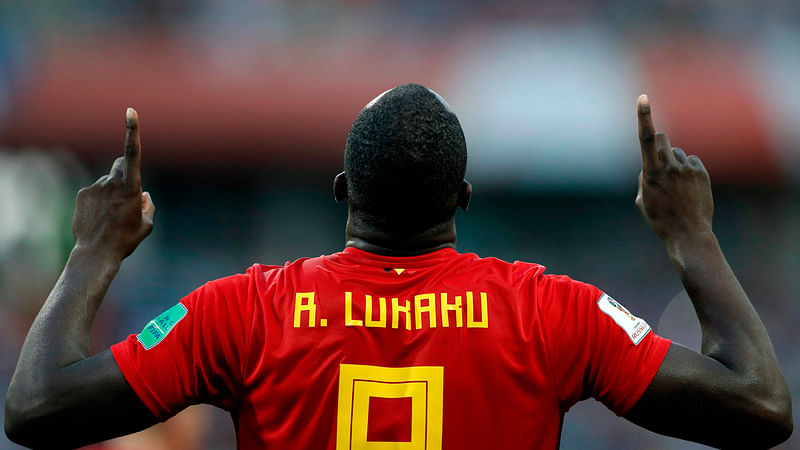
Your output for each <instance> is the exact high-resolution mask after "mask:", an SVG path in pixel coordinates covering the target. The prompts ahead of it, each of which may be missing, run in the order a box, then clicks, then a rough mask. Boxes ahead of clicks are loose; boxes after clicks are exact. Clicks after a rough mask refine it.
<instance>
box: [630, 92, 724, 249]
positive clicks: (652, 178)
mask: <svg viewBox="0 0 800 450" xmlns="http://www.w3.org/2000/svg"><path fill="white" fill-rule="evenodd" d="M636 110H637V115H638V120H639V144H640V146H641V149H642V171H641V172H640V173H639V192H638V194H637V195H636V206H638V207H639V210H640V211H641V212H642V214H643V215H644V217H645V219H646V220H647V223H648V224H649V225H650V227H651V228H652V229H653V231H655V232H656V234H658V236H659V237H660V238H661V239H663V240H665V241H666V240H669V239H673V238H680V237H684V236H690V235H694V234H696V233H704V232H710V231H711V220H712V216H713V212H714V200H713V198H712V195H711V181H710V180H709V177H708V172H707V171H706V168H705V167H704V166H703V163H702V161H700V158H698V157H697V156H694V155H691V156H686V153H684V151H683V150H681V149H680V148H674V147H672V146H671V145H670V143H669V138H668V137H667V135H666V134H665V133H661V132H659V133H656V131H655V128H654V127H653V118H652V116H651V114H650V102H649V101H648V99H647V96H646V95H641V96H639V99H638V100H637V102H636Z"/></svg>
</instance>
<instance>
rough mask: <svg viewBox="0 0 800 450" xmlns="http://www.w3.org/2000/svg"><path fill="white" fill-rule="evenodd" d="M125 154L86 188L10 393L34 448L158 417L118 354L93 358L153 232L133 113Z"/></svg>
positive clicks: (8, 420)
mask: <svg viewBox="0 0 800 450" xmlns="http://www.w3.org/2000/svg"><path fill="white" fill-rule="evenodd" d="M126 128H127V131H126V136H125V155H124V156H123V157H120V158H117V160H116V161H114V165H113V167H112V168H111V172H110V173H109V174H108V175H104V176H103V177H101V178H100V179H99V180H97V182H95V183H94V184H93V185H91V186H89V187H86V188H83V189H81V190H80V192H78V196H77V198H76V200H75V214H74V218H73V223H72V228H73V235H74V238H75V246H74V248H73V249H72V252H71V254H70V256H69V259H68V261H67V264H66V266H65V267H64V271H63V272H62V273H61V277H60V278H59V279H58V281H57V282H56V285H55V287H53V290H52V292H50V295H49V296H48V298H47V300H46V301H45V303H44V305H43V306H42V309H41V311H39V314H38V315H37V316H36V319H35V320H34V322H33V325H32V326H31V329H30V331H28V336H27V337H26V338H25V343H24V344H23V346H22V351H21V353H20V356H19V361H18V363H17V368H16V370H15V372H14V376H13V378H12V379H11V384H10V386H9V388H8V395H7V396H6V416H5V431H6V434H7V435H8V437H9V439H11V440H12V441H14V442H17V443H19V444H22V445H25V446H28V447H36V448H42V447H54V446H57V447H61V448H64V447H76V446H79V445H83V444H86V443H90V442H96V441H100V440H104V439H108V438H111V437H115V436H119V435H122V434H127V433H131V432H134V431H138V430H140V429H142V428H145V427H147V426H150V425H152V424H153V423H155V422H156V419H155V417H153V415H152V414H151V413H150V412H149V411H148V410H147V409H146V408H145V407H144V405H143V404H142V402H141V401H140V400H139V398H138V397H137V396H136V394H135V393H134V392H133V390H132V389H131V387H130V386H129V385H128V384H127V382H126V381H125V379H124V378H123V376H122V373H121V372H120V370H119V368H118V367H117V364H116V362H115V361H114V358H113V357H112V355H111V352H110V351H109V350H106V351H105V352H103V353H100V354H97V355H95V356H90V354H89V330H90V329H91V326H92V322H93V320H94V317H95V314H96V313H97V309H98V308H99V306H100V303H101V302H102V300H103V297H104V296H105V294H106V291H107V290H108V286H109V285H110V284H111V280H112V279H113V278H114V276H115V275H116V273H117V271H118V270H119V267H120V264H121V262H122V260H123V259H124V258H125V257H126V256H128V255H130V254H131V253H132V252H133V251H134V249H136V247H137V246H138V245H139V243H140V242H141V241H142V240H143V239H144V238H145V237H146V236H147V235H148V234H149V233H150V231H151V230H152V228H153V215H154V214H155V207H154V206H153V203H152V201H151V199H150V195H149V194H148V193H146V192H144V193H143V192H142V184H141V178H140V172H139V171H140V161H141V145H140V142H139V119H138V116H137V114H136V111H134V110H133V109H131V108H128V111H127V113H126Z"/></svg>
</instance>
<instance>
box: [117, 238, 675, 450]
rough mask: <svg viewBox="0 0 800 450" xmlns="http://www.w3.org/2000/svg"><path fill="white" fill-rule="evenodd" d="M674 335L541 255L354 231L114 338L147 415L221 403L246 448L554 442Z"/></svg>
mask: <svg viewBox="0 0 800 450" xmlns="http://www.w3.org/2000/svg"><path fill="white" fill-rule="evenodd" d="M668 347H669V341H668V340H666V339H663V338H661V337H659V336H656V335H655V334H654V333H652V332H650V327H649V326H648V325H647V323H646V322H644V320H642V319H639V318H637V317H635V316H633V315H632V314H630V312H628V311H627V310H626V309H625V308H624V307H623V306H622V305H620V304H619V303H618V302H616V301H615V300H614V299H612V298H611V297H609V296H607V295H606V294H604V293H603V292H602V291H600V290H599V289H597V288H595V287H593V286H591V285H588V284H584V283H580V282H577V281H573V280H571V279H569V278H567V277H565V276H555V275H547V274H544V267H543V266H540V265H537V264H529V263H522V262H516V263H513V264H510V263H507V262H504V261H500V260H498V259H494V258H479V257H478V256H477V255H474V254H460V253H458V252H456V251H455V250H453V249H449V248H448V249H442V250H438V251H435V252H432V253H429V254H426V255H420V256H413V257H387V256H379V255H375V254H371V253H367V252H364V251H361V250H358V249H355V248H352V247H351V248H347V249H345V250H344V251H343V252H340V253H336V254H333V255H329V256H320V257H318V258H306V259H300V260H297V261H295V262H292V263H287V264H286V265H285V266H283V267H279V266H263V265H254V266H253V267H251V268H250V269H248V270H247V273H246V274H242V275H234V276H231V277H227V278H222V279H220V280H216V281H212V282H209V283H206V284H205V285H204V286H202V287H200V288H199V289H197V290H195V291H194V292H192V293H191V294H189V295H188V296H186V297H185V298H183V299H182V300H181V301H180V303H179V304H177V305H175V306H174V307H172V308H170V309H169V310H168V311H167V312H165V313H164V314H162V315H160V316H158V317H157V318H155V319H153V320H152V321H151V322H149V323H148V324H147V325H146V326H145V328H144V330H142V333H140V334H138V335H131V336H129V337H128V339H127V340H126V341H123V342H121V343H119V344H116V345H114V346H113V347H112V352H113V354H114V358H115V359H116V361H117V364H118V365H119V367H120V369H121V370H122V373H123V375H124V376H125V378H126V380H127V381H128V382H129V383H130V385H131V387H132V388H133V389H134V391H136V393H137V394H138V396H139V397H140V398H141V400H142V401H143V402H144V404H145V405H146V406H147V407H148V408H149V409H150V411H152V412H153V414H155V416H156V417H158V418H159V419H160V420H166V419H167V418H169V417H170V416H172V415H174V414H176V413H177V412H179V411H180V410H181V409H183V408H185V407H186V406H188V405H191V404H194V403H201V402H202V403H210V404H213V405H217V406H220V407H222V408H225V409H227V410H229V411H230V412H231V414H232V416H233V419H234V423H235V426H236V437H237V444H238V446H239V448H245V449H250V448H275V449H290V448H298V449H323V448H328V449H371V448H376V449H377V448H408V449H427V450H438V449H467V448H476V449H477V448H479V449H485V448H509V449H523V448H525V449H540V448H546V449H552V448H557V447H558V444H559V436H560V432H561V425H562V421H563V415H564V412H566V411H567V410H568V409H569V408H570V407H571V406H572V405H573V404H574V403H575V402H577V401H579V400H582V399H585V398H588V397H594V398H596V399H598V400H600V401H601V402H603V403H604V404H605V405H606V406H608V407H609V408H610V409H611V410H612V411H614V412H615V413H617V414H619V415H622V414H625V413H626V412H627V411H628V410H629V409H630V408H631V407H632V406H633V405H634V404H635V403H636V401H637V400H638V399H639V397H640V396H641V395H642V393H643V392H644V390H645V389H646V388H647V386H648V385H649V384H650V381H651V380H652V378H653V376H654V375H655V373H656V372H657V371H658V368H659V366H660V365H661V362H662V360H663V359H664V356H665V354H666V352H667V349H668ZM394 443H399V445H396V444H394Z"/></svg>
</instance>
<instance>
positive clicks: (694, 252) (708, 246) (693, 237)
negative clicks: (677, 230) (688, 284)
mask: <svg viewBox="0 0 800 450" xmlns="http://www.w3.org/2000/svg"><path fill="white" fill-rule="evenodd" d="M664 245H665V246H666V248H667V254H668V255H669V258H670V260H671V261H672V263H673V264H674V265H675V267H676V268H677V269H678V270H679V271H682V270H685V269H687V268H688V267H691V266H693V265H694V264H695V263H698V262H700V261H702V260H703V259H705V258H707V257H708V256H709V255H710V253H715V252H718V251H719V242H718V241H717V237H716V235H714V232H713V231H712V230H711V229H710V228H709V229H702V230H697V231H694V232H691V233H689V232H687V233H681V234H679V235H675V236H669V237H666V238H664Z"/></svg>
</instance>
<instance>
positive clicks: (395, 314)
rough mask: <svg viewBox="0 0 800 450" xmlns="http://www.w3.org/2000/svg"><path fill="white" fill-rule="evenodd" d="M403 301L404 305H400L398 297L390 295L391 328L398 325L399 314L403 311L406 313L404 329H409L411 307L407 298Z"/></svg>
mask: <svg viewBox="0 0 800 450" xmlns="http://www.w3.org/2000/svg"><path fill="white" fill-rule="evenodd" d="M405 302H406V303H405V305H406V306H400V304H399V300H398V298H397V297H392V328H397V327H398V322H399V316H400V313H401V312H403V313H405V315H406V321H405V324H406V330H410V329H411V307H410V306H409V305H408V300H405Z"/></svg>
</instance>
